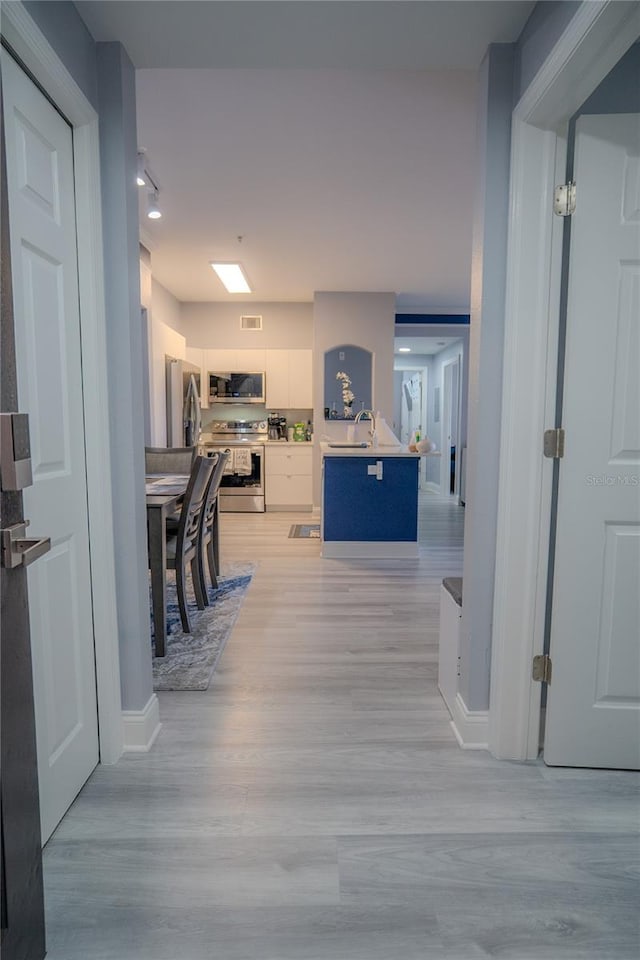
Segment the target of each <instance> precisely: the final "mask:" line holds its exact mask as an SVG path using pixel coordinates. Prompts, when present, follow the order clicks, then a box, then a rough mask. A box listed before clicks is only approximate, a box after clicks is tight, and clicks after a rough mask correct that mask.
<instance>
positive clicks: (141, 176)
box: [136, 150, 149, 187]
mask: <svg viewBox="0 0 640 960" xmlns="http://www.w3.org/2000/svg"><path fill="white" fill-rule="evenodd" d="M145 152H146V151H145V150H139V151H138V170H137V174H136V183H137V184H138V186H139V187H146V186H147V184H148V182H149V180H148V175H147V171H146V170H145V168H144V157H145Z"/></svg>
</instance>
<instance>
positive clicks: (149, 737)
mask: <svg viewBox="0 0 640 960" xmlns="http://www.w3.org/2000/svg"><path fill="white" fill-rule="evenodd" d="M161 726H162V724H161V723H160V703H159V701H158V698H157V696H156V695H155V693H152V694H151V696H150V697H149V700H148V703H147V705H146V707H144V708H143V709H142V710H123V711H122V732H123V738H124V752H125V753H147V752H148V751H149V750H150V749H151V747H152V746H153V743H154V740H155V739H156V737H157V736H158V734H159V732H160V727H161Z"/></svg>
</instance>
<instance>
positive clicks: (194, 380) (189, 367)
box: [166, 357, 201, 447]
mask: <svg viewBox="0 0 640 960" xmlns="http://www.w3.org/2000/svg"><path fill="white" fill-rule="evenodd" d="M166 360H167V446H168V447H193V446H195V444H196V443H197V442H198V440H199V439H200V424H201V421H200V368H199V367H196V365H195V364H193V363H189V362H188V361H186V360H176V359H174V357H167V358H166Z"/></svg>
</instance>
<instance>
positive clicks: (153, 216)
mask: <svg viewBox="0 0 640 960" xmlns="http://www.w3.org/2000/svg"><path fill="white" fill-rule="evenodd" d="M147 216H148V217H149V220H159V219H160V217H161V216H162V210H161V209H160V207H159V206H158V190H157V189H155V190H150V191H149V196H148V198H147Z"/></svg>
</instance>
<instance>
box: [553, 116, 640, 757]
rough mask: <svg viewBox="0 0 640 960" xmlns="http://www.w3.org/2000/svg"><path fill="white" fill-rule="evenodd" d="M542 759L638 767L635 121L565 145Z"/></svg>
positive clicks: (639, 183)
mask: <svg viewBox="0 0 640 960" xmlns="http://www.w3.org/2000/svg"><path fill="white" fill-rule="evenodd" d="M574 169H575V180H576V184H577V209H576V212H575V214H574V215H573V217H572V224H571V254H570V266H569V287H568V307H567V334H566V361H565V375H564V401H563V418H562V419H563V426H564V428H565V430H566V452H565V456H564V459H562V460H561V461H560V475H559V477H560V479H559V488H558V518H557V535H556V559H555V576H554V587H553V611H552V624H551V651H550V652H551V659H552V664H553V666H552V676H551V683H550V685H549V689H548V702H547V720H546V732H545V741H544V759H545V761H546V762H547V763H549V764H558V765H564V766H584V767H616V768H638V767H640V599H639V595H640V379H639V371H640V116H639V115H638V114H627V115H621V114H616V115H607V116H585V117H581V118H579V120H578V123H577V127H576V146H575V167H574Z"/></svg>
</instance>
